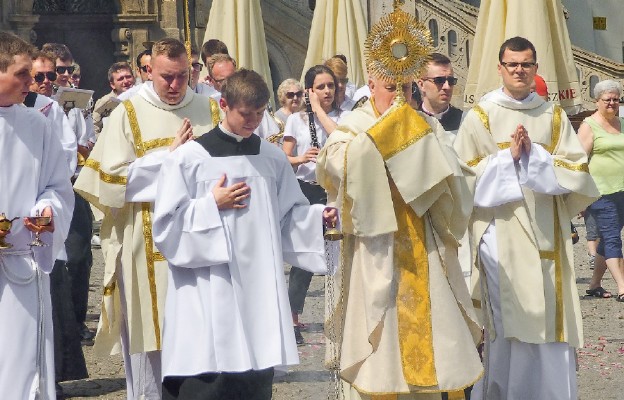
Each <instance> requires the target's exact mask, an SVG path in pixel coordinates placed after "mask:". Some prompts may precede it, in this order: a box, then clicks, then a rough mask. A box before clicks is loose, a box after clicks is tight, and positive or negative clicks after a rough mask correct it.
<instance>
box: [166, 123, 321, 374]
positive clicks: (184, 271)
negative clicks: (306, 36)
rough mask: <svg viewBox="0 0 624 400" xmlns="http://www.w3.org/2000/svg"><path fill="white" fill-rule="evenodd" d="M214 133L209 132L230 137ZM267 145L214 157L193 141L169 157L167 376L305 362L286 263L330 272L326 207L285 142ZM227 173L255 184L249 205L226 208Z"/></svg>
mask: <svg viewBox="0 0 624 400" xmlns="http://www.w3.org/2000/svg"><path fill="white" fill-rule="evenodd" d="M215 131H217V129H215V130H214V131H212V132H210V133H208V134H207V136H211V135H217V134H220V135H224V133H222V132H219V133H215ZM203 139H204V138H201V140H203ZM255 140H258V141H260V139H258V138H255ZM259 148H260V150H259V154H255V155H240V156H222V157H213V156H211V153H208V151H206V149H205V148H204V147H203V146H202V145H201V144H199V143H197V142H189V143H186V144H184V145H183V146H181V147H180V148H179V149H177V150H176V151H175V152H173V153H171V154H170V155H169V156H168V158H167V160H166V161H165V163H164V164H163V168H162V169H161V174H160V177H159V180H158V186H159V191H158V196H157V198H156V204H155V211H154V241H155V243H156V246H157V247H158V248H159V250H160V251H161V252H162V254H163V255H164V256H165V258H166V259H167V260H168V262H169V289H168V292H167V301H166V308H165V327H164V335H163V364H162V365H163V377H166V376H190V375H197V374H200V373H206V372H223V371H228V372H242V371H247V370H250V369H255V370H259V369H265V368H269V367H280V366H287V365H293V364H297V363H298V361H299V360H298V354H297V347H296V344H295V339H294V334H293V329H292V319H291V314H290V307H289V303H288V294H287V289H286V282H285V279H284V268H283V264H284V262H287V263H289V264H292V265H298V266H302V268H306V269H309V270H312V271H313V272H317V273H324V272H325V270H326V265H325V256H324V241H323V233H322V211H323V209H324V206H323V205H312V206H310V205H309V203H308V201H307V199H306V198H305V197H304V196H303V194H302V193H301V190H300V188H299V184H298V183H297V180H296V179H295V176H294V173H293V171H292V168H291V167H290V164H289V163H288V161H287V159H286V156H285V155H284V153H283V152H282V151H281V150H280V149H279V148H277V147H275V146H274V145H272V144H270V143H268V142H265V141H264V140H262V141H261V143H260V147H259ZM224 174H225V175H226V176H227V181H226V183H225V186H230V185H232V184H234V183H237V182H242V181H244V182H246V184H247V185H248V186H249V187H250V188H251V191H250V193H251V195H250V197H249V198H248V199H246V200H245V204H246V205H247V207H246V208H244V209H229V210H221V211H219V210H218V209H217V205H216V202H215V200H214V197H213V195H212V189H213V187H214V186H215V184H216V183H217V182H218V181H219V179H220V178H221V177H222V176H223V175H224ZM198 338H199V340H198Z"/></svg>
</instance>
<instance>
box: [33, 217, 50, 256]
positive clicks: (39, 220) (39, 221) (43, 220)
mask: <svg viewBox="0 0 624 400" xmlns="http://www.w3.org/2000/svg"><path fill="white" fill-rule="evenodd" d="M28 220H29V221H30V222H31V223H33V224H35V225H37V226H47V225H50V222H52V217H45V216H43V215H41V214H39V211H37V214H36V215H35V216H34V217H28ZM28 245H29V246H35V247H46V246H48V245H47V244H46V243H45V242H44V241H43V240H41V232H36V233H35V239H34V240H33V241H32V242H31V243H29V244H28Z"/></svg>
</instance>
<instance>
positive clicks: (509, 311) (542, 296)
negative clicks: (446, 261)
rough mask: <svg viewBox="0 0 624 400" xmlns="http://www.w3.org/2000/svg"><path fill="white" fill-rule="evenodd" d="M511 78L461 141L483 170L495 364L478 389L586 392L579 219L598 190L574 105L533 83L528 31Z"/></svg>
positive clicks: (527, 393) (483, 268)
mask: <svg viewBox="0 0 624 400" xmlns="http://www.w3.org/2000/svg"><path fill="white" fill-rule="evenodd" d="M498 71H499V74H500V75H501V77H502V79H503V87H502V88H500V89H497V90H494V91H493V92H490V93H488V94H486V95H485V96H484V98H483V99H481V101H480V102H479V105H478V106H476V107H475V108H473V109H472V110H470V111H469V112H468V114H467V115H466V118H465V119H464V121H463V123H462V125H461V127H460V129H459V132H458V135H457V139H456V141H455V143H454V146H455V149H456V150H457V153H458V154H459V156H460V158H461V159H462V160H464V161H465V162H467V163H468V165H470V166H473V167H474V168H475V171H476V173H477V175H476V177H477V181H476V189H475V197H474V203H475V208H474V211H473V215H472V225H471V234H472V243H473V245H474V246H476V248H475V251H474V252H473V254H475V257H476V262H475V264H474V270H473V274H472V282H471V284H472V286H473V289H474V291H473V299H474V301H475V303H476V304H477V305H479V308H480V309H481V311H482V313H483V316H484V321H485V322H484V323H485V329H486V339H485V352H484V354H485V357H486V358H485V360H484V363H485V365H486V373H485V377H484V379H483V380H481V381H480V382H478V383H477V384H476V385H475V387H474V390H473V392H472V398H473V399H510V400H512V399H555V400H557V399H560V400H564V399H565V400H568V399H576V398H577V385H576V368H575V367H576V365H575V354H574V351H575V348H579V347H581V346H582V345H583V326H582V321H581V310H580V305H579V299H578V292H577V288H576V279H575V274H574V258H573V253H572V242H571V238H570V219H571V218H572V217H574V216H575V215H576V214H577V213H578V212H579V211H581V210H583V209H584V208H585V207H586V206H587V205H588V204H590V203H592V202H593V200H594V199H595V198H596V197H597V196H598V190H597V189H596V186H595V184H594V182H593V180H592V178H591V177H590V176H589V173H588V168H587V156H586V154H585V152H584V151H583V148H582V147H581V144H580V143H579V141H578V139H577V137H576V135H575V133H574V130H573V129H572V125H571V124H570V121H569V120H568V118H567V116H566V114H565V112H564V111H563V110H562V109H561V107H559V106H558V105H554V104H551V103H548V102H545V101H544V100H543V99H542V98H541V97H540V96H538V95H537V94H536V93H531V89H530V87H531V83H532V82H533V80H534V76H535V74H536V73H537V58H536V52H535V47H534V46H533V44H532V43H531V42H529V41H528V40H527V39H524V38H521V37H514V38H511V39H508V40H507V41H505V42H504V43H503V44H502V46H501V48H500V52H499V66H498Z"/></svg>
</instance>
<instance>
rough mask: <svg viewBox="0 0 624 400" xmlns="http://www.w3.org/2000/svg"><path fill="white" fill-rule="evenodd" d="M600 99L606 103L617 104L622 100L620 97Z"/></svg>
mask: <svg viewBox="0 0 624 400" xmlns="http://www.w3.org/2000/svg"><path fill="white" fill-rule="evenodd" d="M600 101H602V102H603V103H605V104H611V103H614V104H617V103H619V102H620V99H600Z"/></svg>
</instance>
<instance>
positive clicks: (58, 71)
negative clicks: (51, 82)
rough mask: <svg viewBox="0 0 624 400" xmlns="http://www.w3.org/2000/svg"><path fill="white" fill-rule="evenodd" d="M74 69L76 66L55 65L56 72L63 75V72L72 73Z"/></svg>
mask: <svg viewBox="0 0 624 400" xmlns="http://www.w3.org/2000/svg"><path fill="white" fill-rule="evenodd" d="M75 69H76V67H74V66H73V65H72V66H70V67H56V73H57V74H59V75H63V74H64V73H66V72H68V73H69V74H70V75H71V74H73V73H74V70H75Z"/></svg>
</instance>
